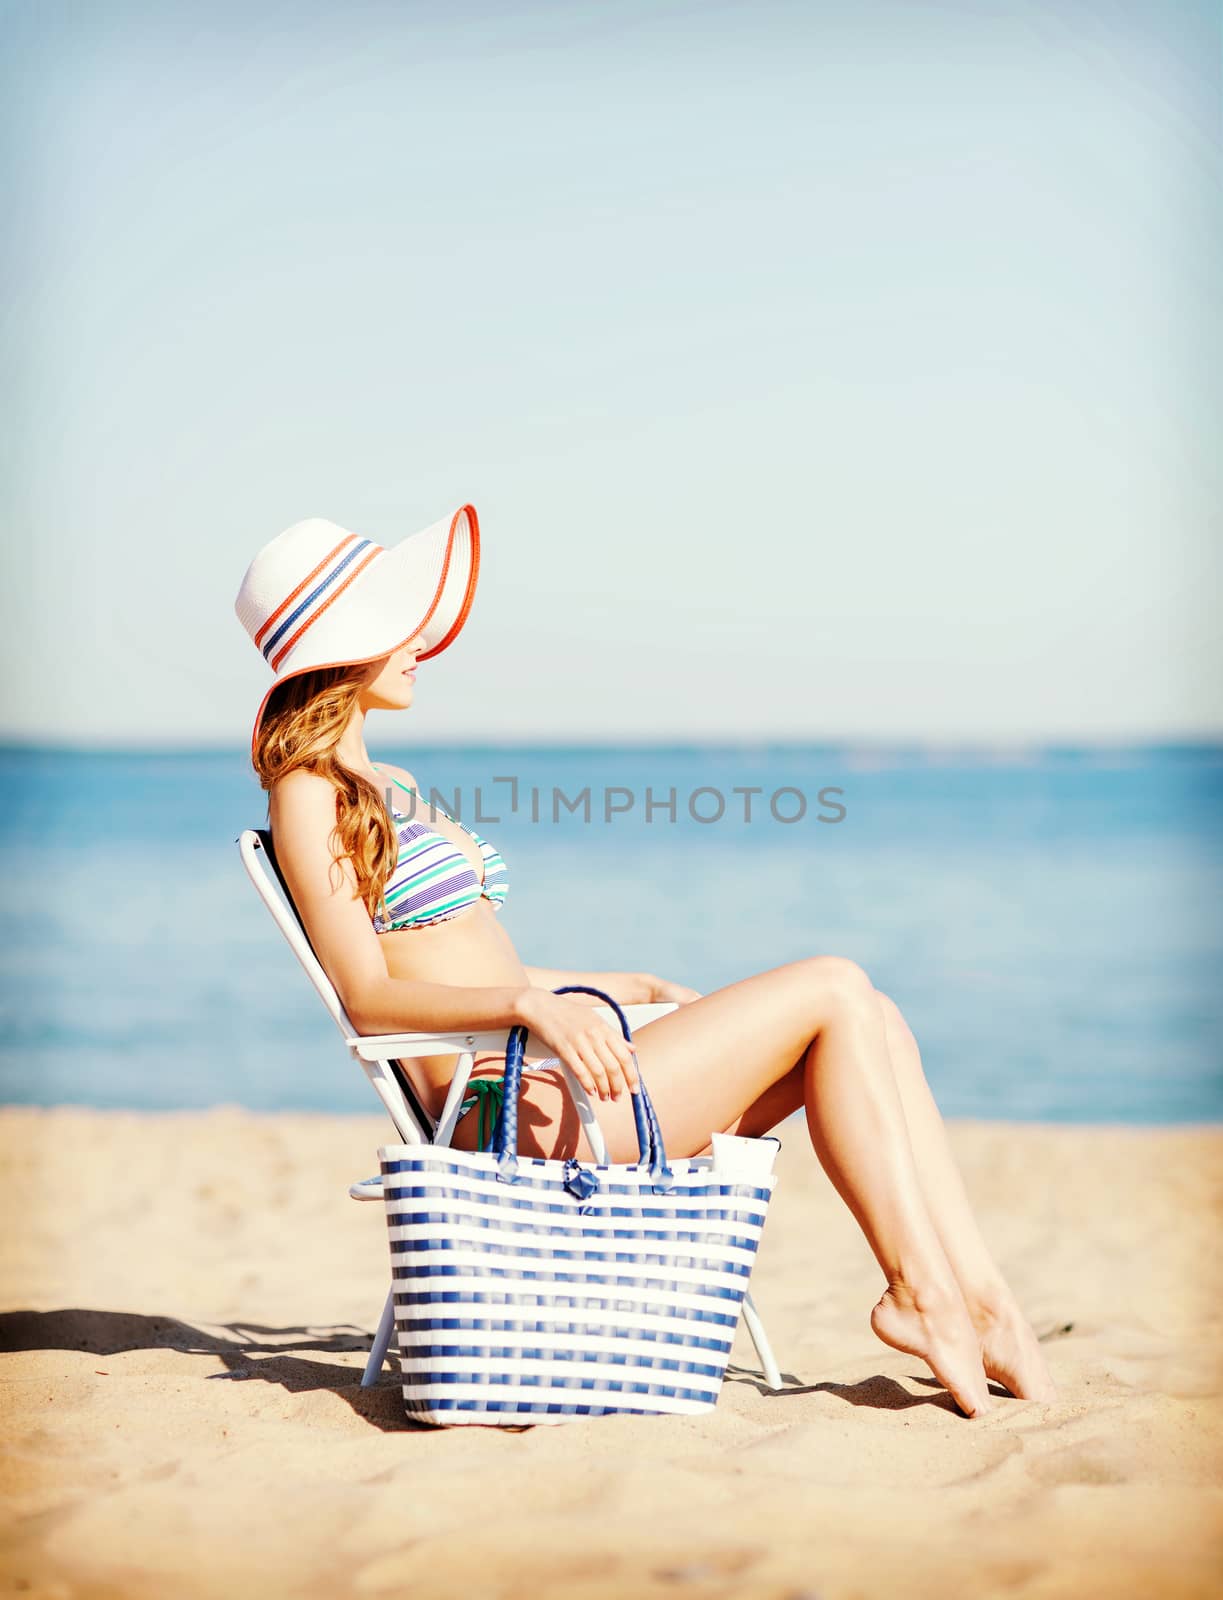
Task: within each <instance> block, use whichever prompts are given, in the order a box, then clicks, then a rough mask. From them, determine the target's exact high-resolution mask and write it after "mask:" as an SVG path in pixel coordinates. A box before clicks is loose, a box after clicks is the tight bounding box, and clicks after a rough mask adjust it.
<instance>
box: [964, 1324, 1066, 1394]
mask: <svg viewBox="0 0 1223 1600" xmlns="http://www.w3.org/2000/svg"><path fill="white" fill-rule="evenodd" d="M973 1323H974V1325H975V1327H976V1329H977V1334H978V1337H979V1338H980V1341H981V1360H982V1363H983V1365H984V1367H985V1371H986V1372H987V1373H988V1375H989V1376H990V1377H991V1378H992V1379H993V1380H994V1382H995V1383H1000V1384H1001V1385H1002V1387H1003V1388H1004V1389H1006V1390H1008V1391H1009V1392H1010V1393H1011V1394H1013V1395H1014V1396H1015V1398H1016V1399H1017V1400H1039V1401H1042V1402H1044V1403H1046V1404H1048V1403H1049V1402H1051V1401H1053V1400H1056V1399H1057V1390H1056V1388H1055V1387H1054V1383H1053V1379H1052V1378H1051V1377H1050V1376H1049V1369H1048V1367H1047V1366H1046V1365H1045V1358H1044V1355H1043V1353H1042V1352H1041V1348H1040V1345H1039V1343H1038V1342H1037V1338H1036V1335H1035V1334H1034V1333H1033V1332H1032V1329H1031V1326H1030V1324H1029V1323H1028V1321H1027V1319H1026V1318H1025V1317H1024V1315H1023V1313H1022V1312H1021V1311H1020V1310H1019V1307H1018V1306H1017V1305H1013V1304H1012V1305H997V1304H995V1305H992V1306H990V1307H984V1306H979V1307H977V1308H976V1309H975V1310H974V1312H973Z"/></svg>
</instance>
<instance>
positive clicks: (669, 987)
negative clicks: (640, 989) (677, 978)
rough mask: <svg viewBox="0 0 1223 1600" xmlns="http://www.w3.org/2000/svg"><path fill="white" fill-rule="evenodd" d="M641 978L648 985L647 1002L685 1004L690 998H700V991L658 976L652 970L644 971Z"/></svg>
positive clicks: (650, 1003)
mask: <svg viewBox="0 0 1223 1600" xmlns="http://www.w3.org/2000/svg"><path fill="white" fill-rule="evenodd" d="M641 980H642V982H643V983H644V984H645V986H646V991H647V994H646V1004H647V1005H658V1004H661V1003H668V1002H673V1003H674V1004H675V1005H678V1006H685V1005H687V1004H688V1002H689V1001H690V1000H699V999H700V998H701V996H700V991H699V990H697V989H689V988H688V987H687V986H686V985H685V984H682V983H670V982H668V981H667V979H666V978H656V977H655V976H654V974H653V973H652V972H643V973H642V974H641Z"/></svg>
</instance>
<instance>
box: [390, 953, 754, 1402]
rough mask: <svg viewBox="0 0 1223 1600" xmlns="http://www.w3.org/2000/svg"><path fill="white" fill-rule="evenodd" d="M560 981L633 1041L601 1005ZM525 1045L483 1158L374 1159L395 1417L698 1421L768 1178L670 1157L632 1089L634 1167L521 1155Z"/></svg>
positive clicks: (405, 1151) (746, 1272) (394, 1150)
mask: <svg viewBox="0 0 1223 1600" xmlns="http://www.w3.org/2000/svg"><path fill="white" fill-rule="evenodd" d="M570 987H573V988H578V987H581V988H583V990H584V992H588V993H592V994H597V995H600V997H601V998H602V999H604V1000H605V1001H606V1002H607V1004H608V1005H610V1006H611V1007H612V1009H613V1010H614V1011H615V1012H616V1013H617V1014H618V1016H619V1018H620V1024H621V1028H622V1030H623V1032H624V1036H625V1037H626V1038H631V1035H630V1033H629V1030H628V1023H627V1020H626V1019H625V1017H624V1014H623V1012H622V1011H621V1010H620V1008H619V1006H617V1005H616V1002H615V1001H614V1000H611V999H610V998H609V997H608V996H605V995H602V994H601V991H599V990H597V989H585V986H578V985H573V986H570ZM565 992H567V990H565V989H561V990H558V991H557V993H565ZM520 1032H521V1030H515V1033H520ZM524 1038H525V1034H522V1036H521V1037H519V1038H517V1039H515V1037H514V1035H513V1034H512V1035H511V1039H510V1047H509V1048H507V1052H506V1072H505V1086H506V1087H505V1098H504V1104H503V1115H502V1118H501V1119H500V1120H499V1121H498V1125H497V1128H496V1130H495V1133H494V1140H493V1146H494V1147H493V1149H492V1150H490V1151H466V1150H455V1149H452V1148H449V1147H446V1146H437V1145H396V1146H390V1147H387V1148H386V1149H384V1150H382V1151H381V1152H380V1154H381V1157H382V1172H383V1195H384V1200H385V1205H386V1214H387V1224H388V1228H389V1236H390V1246H391V1264H392V1275H393V1280H394V1298H395V1322H396V1333H397V1342H398V1349H399V1354H400V1363H401V1368H402V1381H403V1392H404V1399H405V1403H406V1407H407V1410H408V1411H409V1412H410V1413H411V1414H412V1415H414V1416H417V1417H420V1418H421V1419H423V1420H426V1421H432V1422H436V1423H443V1424H456V1423H464V1422H470V1423H476V1422H505V1423H514V1422H521V1421H524V1420H527V1421H533V1422H562V1421H566V1420H569V1419H572V1418H575V1417H579V1416H599V1415H604V1414H607V1413H609V1412H623V1411H629V1412H638V1413H644V1414H656V1413H663V1412H699V1411H706V1410H709V1409H710V1408H712V1407H713V1406H714V1405H716V1403H717V1399H718V1394H719V1392H720V1390H721V1386H722V1381H723V1378H724V1376H725V1371H726V1363H727V1360H728V1358H729V1355H730V1350H731V1345H732V1342H733V1340H734V1335H735V1328H736V1326H737V1324H738V1321H739V1315H740V1312H741V1310H742V1306H743V1298H744V1295H745V1294H746V1292H747V1288H748V1282H749V1279H750V1276H751V1270H752V1266H753V1264H754V1262H755V1258H756V1250H757V1247H758V1245H759V1243H760V1236H761V1233H762V1230H763V1228H764V1222H765V1217H766V1215H767V1212H768V1205H769V1200H770V1198H771V1195H772V1191H773V1187H774V1184H775V1178H774V1176H773V1174H772V1173H770V1174H769V1175H768V1177H767V1178H763V1179H759V1180H753V1181H752V1182H750V1183H743V1182H739V1183H728V1182H723V1181H719V1180H718V1178H717V1177H716V1175H715V1174H714V1173H713V1172H712V1163H711V1159H710V1158H709V1157H697V1158H693V1159H691V1160H682V1161H673V1162H671V1163H668V1161H667V1157H666V1152H665V1150H664V1148H663V1140H662V1130H661V1128H660V1127H659V1125H658V1119H657V1116H656V1115H655V1114H654V1108H653V1106H652V1104H651V1103H650V1101H649V1097H648V1094H647V1091H646V1089H645V1085H644V1082H643V1083H642V1084H641V1087H640V1090H639V1092H638V1094H636V1095H634V1096H633V1099H634V1101H640V1102H641V1103H640V1104H638V1105H635V1106H634V1111H635V1113H636V1117H635V1120H636V1123H637V1130H638V1142H639V1160H638V1161H637V1162H635V1163H632V1164H623V1163H607V1164H603V1165H597V1164H595V1163H593V1162H580V1161H577V1160H576V1159H574V1158H572V1157H570V1158H569V1159H568V1160H565V1161H561V1160H545V1159H542V1158H539V1157H529V1156H520V1155H518V1153H517V1110H518V1094H519V1089H520V1086H521V1072H522V1049H523V1040H524ZM771 1142H772V1143H773V1144H776V1143H777V1142H778V1141H777V1140H776V1139H773V1140H772V1141H771Z"/></svg>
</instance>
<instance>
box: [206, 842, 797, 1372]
mask: <svg viewBox="0 0 1223 1600" xmlns="http://www.w3.org/2000/svg"><path fill="white" fill-rule="evenodd" d="M238 849H239V850H240V852H241V855H242V865H243V866H244V867H245V868H246V872H247V876H248V877H249V878H250V880H251V882H252V883H253V884H254V886H255V888H256V889H257V890H258V893H259V898H260V899H261V900H262V901H263V903H264V905H265V906H266V907H267V909H268V910H269V911H270V912H271V915H272V920H273V921H274V922H275V924H276V926H277V927H278V928H279V929H280V931H281V933H282V934H283V935H284V936H285V939H286V940H287V941H288V945H289V948H290V950H292V952H293V954H294V955H295V956H296V957H297V959H298V962H299V963H300V964H301V966H302V968H303V970H304V971H305V974H306V976H307V977H308V978H309V979H310V982H311V983H312V984H313V985H314V990H315V993H316V994H317V995H318V997H319V999H320V1000H321V1001H322V1002H323V1004H324V1006H325V1007H326V1008H327V1014H328V1016H329V1017H330V1018H331V1020H332V1022H334V1023H335V1025H336V1027H337V1028H338V1029H339V1030H340V1033H341V1035H342V1036H343V1039H344V1043H345V1045H346V1047H347V1049H348V1053H349V1055H350V1056H351V1057H352V1058H353V1060H355V1061H356V1062H357V1063H358V1064H359V1065H360V1067H361V1069H362V1071H363V1072H364V1073H365V1076H366V1077H367V1078H368V1079H369V1082H370V1085H371V1087H372V1088H373V1090H374V1093H375V1094H376V1095H377V1096H378V1098H379V1100H381V1102H382V1105H383V1109H384V1110H385V1111H386V1113H387V1115H388V1116H389V1117H390V1119H391V1121H392V1123H393V1124H394V1126H395V1132H396V1133H397V1134H398V1136H399V1139H400V1141H401V1143H403V1144H449V1143H450V1140H451V1138H452V1137H453V1135H454V1129H455V1125H456V1124H457V1122H458V1120H459V1114H460V1107H461V1105H462V1101H463V1095H464V1093H465V1092H466V1089H467V1083H468V1079H469V1078H470V1076H471V1069H472V1066H473V1064H474V1060H475V1055H476V1052H477V1051H492V1052H497V1051H500V1052H502V1053H503V1052H504V1051H505V1048H506V1043H507V1039H508V1036H509V1030H508V1028H502V1029H499V1030H494V1031H492V1032H489V1031H487V1030H474V1029H473V1030H472V1031H471V1032H456V1033H384V1034H365V1035H361V1034H359V1033H358V1032H357V1030H356V1029H355V1028H354V1027H353V1025H352V1023H351V1022H350V1021H349V1019H348V1016H347V1014H346V1012H345V1010H344V1007H343V1006H342V1005H341V1004H340V997H339V995H338V994H337V993H336V991H335V987H334V985H333V984H332V982H331V980H330V978H328V976H327V974H326V973H325V972H324V971H323V968H322V964H321V963H320V961H319V959H318V957H317V956H316V955H315V953H314V950H313V948H312V946H311V944H310V941H309V939H308V938H307V936H306V930H305V929H304V928H303V926H302V924H301V920H300V918H299V917H298V915H297V909H296V907H295V906H294V904H293V898H292V896H291V895H290V893H289V890H288V886H287V885H286V883H285V881H284V879H283V877H281V874H280V867H279V866H278V865H277V861H276V855H275V852H274V850H273V849H272V836H271V834H270V833H269V832H268V831H267V830H266V829H254V828H248V829H246V830H245V832H243V833H242V834H241V835H240V836H239V838H238ZM595 1009H596V1010H597V1011H598V1012H599V1013H600V1014H601V1015H603V1016H604V1017H605V1018H606V1020H607V1021H608V1022H609V1023H611V1024H612V1025H613V1026H615V1025H616V1023H615V1018H614V1016H613V1014H612V1012H611V1011H609V1010H608V1008H607V1007H606V1006H597V1007H596V1008H595ZM623 1009H624V1013H625V1015H626V1016H627V1018H628V1021H629V1026H630V1027H631V1028H633V1029H634V1030H635V1029H637V1028H640V1027H642V1026H643V1025H644V1024H645V1023H647V1022H652V1021H653V1020H654V1018H655V1017H660V1016H663V1015H665V1014H666V1013H667V1012H668V1011H673V1010H674V1009H675V1007H674V1005H636V1006H625V1007H624V1008H623ZM526 1053H527V1054H528V1055H532V1054H536V1055H549V1054H551V1051H550V1050H549V1049H548V1047H547V1045H546V1044H544V1043H543V1042H542V1041H541V1040H539V1039H538V1038H536V1037H535V1035H533V1034H528V1035H527V1041H526ZM439 1055H454V1056H456V1057H457V1065H456V1067H455V1073H454V1077H453V1078H452V1079H451V1082H450V1087H449V1089H448V1090H447V1093H446V1100H445V1104H444V1105H443V1107H442V1114H441V1116H440V1117H439V1118H437V1119H436V1120H435V1119H434V1118H433V1117H432V1116H431V1115H430V1114H429V1112H428V1110H427V1109H426V1108H425V1106H424V1105H423V1104H422V1103H421V1100H420V1097H419V1095H418V1094H417V1092H416V1090H415V1088H414V1086H413V1084H412V1081H411V1079H410V1077H409V1076H408V1074H407V1072H406V1071H405V1070H404V1068H403V1067H402V1066H401V1065H400V1063H401V1062H402V1061H405V1060H411V1059H413V1058H414V1057H418V1056H439ZM565 1071H566V1072H567V1073H569V1069H568V1068H566V1069H565ZM569 1081H570V1084H571V1086H572V1087H573V1090H574V1096H573V1098H574V1101H575V1103H576V1105H577V1108H578V1116H579V1118H580V1119H581V1121H582V1124H583V1126H584V1127H586V1128H587V1130H588V1135H590V1134H593V1137H592V1140H591V1142H592V1148H595V1149H597V1145H595V1143H594V1141H595V1139H597V1137H598V1132H597V1128H595V1129H593V1130H592V1129H591V1123H592V1121H593V1119H594V1116H595V1112H594V1111H593V1109H592V1107H591V1105H590V1102H589V1100H588V1099H587V1098H586V1094H585V1092H584V1091H583V1089H582V1087H581V1084H580V1083H578V1081H577V1079H576V1077H574V1075H573V1074H572V1073H569ZM348 1192H349V1194H350V1195H351V1196H352V1198H353V1199H354V1200H366V1201H368V1200H381V1199H382V1179H381V1177H375V1178H364V1179H362V1180H361V1181H359V1182H357V1183H354V1184H352V1185H351V1186H350V1188H349V1190H348ZM394 1294H395V1290H394V1284H393V1283H392V1285H391V1290H390V1293H389V1294H388V1295H387V1297H386V1304H385V1305H384V1306H383V1308H382V1315H381V1317H380V1318H379V1320H378V1330H377V1332H376V1333H375V1335H374V1343H373V1348H372V1349H371V1350H370V1353H369V1360H368V1362H367V1363H366V1366H365V1373H364V1375H363V1377H362V1379H361V1386H362V1388H368V1387H369V1386H370V1385H371V1384H374V1383H377V1381H378V1379H379V1377H380V1376H381V1373H382V1368H383V1366H384V1365H385V1363H386V1357H387V1351H388V1350H389V1348H390V1343H391V1338H392V1335H393V1333H394V1328H395V1298H394ZM743 1320H744V1323H745V1324H746V1327H747V1330H748V1332H749V1333H750V1334H751V1337H752V1342H753V1343H754V1345H755V1346H756V1354H757V1355H758V1356H759V1358H760V1365H761V1367H762V1368H763V1371H764V1379H765V1382H766V1383H767V1384H768V1386H769V1387H770V1388H771V1389H780V1388H781V1373H780V1371H779V1370H778V1367H777V1363H776V1361H775V1360H774V1359H773V1352H772V1349H771V1347H770V1345H769V1341H768V1336H767V1335H766V1333H765V1331H764V1324H763V1323H762V1322H761V1320H760V1317H759V1315H758V1313H757V1311H756V1307H755V1305H754V1304H753V1303H752V1299H751V1296H750V1295H747V1296H745V1298H744V1301H743Z"/></svg>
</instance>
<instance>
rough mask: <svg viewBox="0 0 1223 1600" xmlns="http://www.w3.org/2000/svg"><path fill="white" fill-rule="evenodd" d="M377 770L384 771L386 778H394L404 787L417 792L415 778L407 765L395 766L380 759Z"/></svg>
mask: <svg viewBox="0 0 1223 1600" xmlns="http://www.w3.org/2000/svg"><path fill="white" fill-rule="evenodd" d="M378 771H379V772H381V773H384V774H385V775H386V776H387V777H388V778H394V779H396V781H397V782H399V783H402V784H403V786H404V788H405V789H411V790H412V791H413V792H414V793H419V790H418V789H417V786H416V779H415V778H414V777H413V776H412V774H411V773H410V772H409V771H408V769H407V767H395V766H392V765H391V763H390V762H389V761H380V762H379V763H378Z"/></svg>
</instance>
